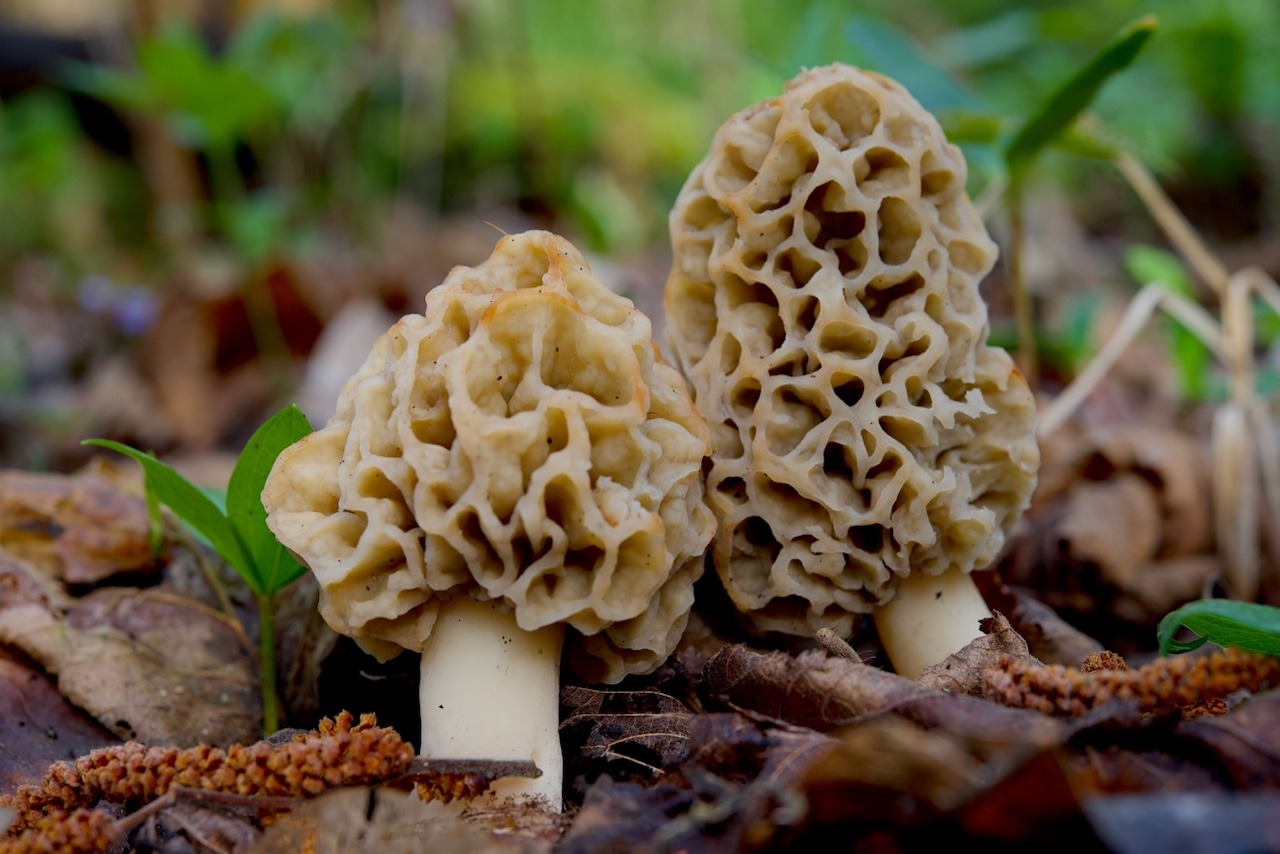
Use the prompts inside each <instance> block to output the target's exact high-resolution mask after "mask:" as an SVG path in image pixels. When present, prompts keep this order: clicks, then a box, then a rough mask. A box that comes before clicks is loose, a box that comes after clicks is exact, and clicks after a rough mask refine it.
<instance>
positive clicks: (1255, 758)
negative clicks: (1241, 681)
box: [1178, 690, 1280, 791]
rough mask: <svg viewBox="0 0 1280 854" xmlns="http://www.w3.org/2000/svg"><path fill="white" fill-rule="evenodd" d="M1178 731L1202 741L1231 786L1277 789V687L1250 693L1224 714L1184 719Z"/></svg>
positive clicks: (1279, 693)
mask: <svg viewBox="0 0 1280 854" xmlns="http://www.w3.org/2000/svg"><path fill="white" fill-rule="evenodd" d="M1178 733H1179V734H1180V735H1182V736H1186V737H1189V738H1192V739H1195V740H1196V741H1198V742H1200V743H1202V744H1204V745H1205V746H1206V747H1207V748H1208V749H1209V750H1210V751H1211V752H1212V753H1213V754H1214V755H1215V756H1216V757H1217V760H1218V762H1219V763H1220V772H1221V774H1222V776H1223V778H1224V779H1226V780H1228V781H1230V783H1231V786H1232V787H1233V788H1234V789H1236V790H1238V791H1249V790H1257V789H1280V690H1272V691H1267V692H1266V693H1263V694H1258V695H1256V696H1254V697H1251V698H1249V699H1248V700H1247V701H1246V702H1243V703H1241V704H1240V706H1239V707H1238V708H1236V709H1234V710H1232V711H1231V712H1228V713H1227V714H1225V715H1221V716H1219V717H1205V718H1200V719H1198V720H1194V721H1188V722H1186V723H1184V724H1182V725H1181V726H1179V728H1178Z"/></svg>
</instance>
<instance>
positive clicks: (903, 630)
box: [874, 569, 991, 679]
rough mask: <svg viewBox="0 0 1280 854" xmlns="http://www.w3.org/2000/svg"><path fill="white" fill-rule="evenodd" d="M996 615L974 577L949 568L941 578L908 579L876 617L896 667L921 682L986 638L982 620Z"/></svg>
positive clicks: (921, 576) (916, 575)
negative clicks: (924, 674)
mask: <svg viewBox="0 0 1280 854" xmlns="http://www.w3.org/2000/svg"><path fill="white" fill-rule="evenodd" d="M990 616H991V611H990V610H989V609H988V608H987V603H986V602H985V601H983V599H982V594H981V593H979V592H978V588H977V586H976V585H975V584H974V583H973V579H972V578H970V577H969V574H968V573H967V572H962V571H960V570H959V569H949V570H947V571H946V572H944V573H942V574H941V575H925V574H923V573H913V574H911V575H909V576H907V577H906V578H905V579H903V580H902V582H901V583H899V585H898V591H897V594H896V595H895V596H894V597H893V600H892V601H890V602H889V604H888V605H885V606H884V607H883V608H880V609H879V610H878V611H876V612H875V617H874V619H875V623H876V631H878V632H879V633H880V643H881V644H883V645H884V649H885V652H887V653H888V654H889V661H890V662H892V663H893V669H894V670H896V671H898V673H899V674H901V675H902V676H906V677H907V678H908V679H915V678H917V677H919V675H920V673H921V672H922V671H923V670H924V669H925V668H926V667H929V666H930V665H933V664H938V663H940V662H942V661H945V660H946V658H947V656H949V655H951V654H952V653H955V652H959V651H960V650H961V649H963V648H964V646H965V645H966V644H967V643H969V642H970V641H971V640H974V639H975V638H977V637H980V636H981V635H982V630H981V629H980V628H979V627H978V621H979V620H982V619H985V618H986V617H990Z"/></svg>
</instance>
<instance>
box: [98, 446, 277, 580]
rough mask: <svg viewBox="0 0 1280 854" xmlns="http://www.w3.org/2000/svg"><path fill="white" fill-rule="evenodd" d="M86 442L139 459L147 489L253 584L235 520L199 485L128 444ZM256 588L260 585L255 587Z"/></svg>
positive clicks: (249, 564)
mask: <svg viewBox="0 0 1280 854" xmlns="http://www.w3.org/2000/svg"><path fill="white" fill-rule="evenodd" d="M83 444H85V445H92V446H93V447H96V448H106V449H107V450H109V451H115V452H117V453H120V454H124V455H125V456H126V457H129V458H130V459H133V460H136V461H137V462H138V464H139V465H141V466H142V471H143V473H144V474H145V475H146V478H147V492H149V493H154V495H155V499H156V500H157V501H159V502H162V503H164V504H166V505H168V507H169V509H170V510H172V511H173V512H174V513H175V514H177V516H178V518H180V519H181V520H182V521H183V522H186V523H187V524H188V525H190V526H191V527H192V528H193V529H195V530H196V531H198V532H200V534H201V536H203V537H204V538H205V539H206V540H207V541H208V542H209V544H210V545H212V546H213V547H214V549H216V550H217V552H218V554H220V555H222V558H223V560H225V561H226V562H227V563H229V564H231V566H232V567H234V568H235V570H236V572H238V573H240V575H241V576H242V577H243V578H244V579H245V580H246V581H247V582H249V584H250V585H251V586H252V584H253V581H252V580H251V579H252V576H253V572H252V564H251V559H250V556H249V552H248V550H247V549H246V548H245V547H244V544H243V543H242V542H241V541H240V536H239V535H238V534H237V533H236V530H235V528H234V527H232V525H231V522H230V521H229V520H228V519H227V517H226V516H225V515H223V513H222V511H221V510H219V509H218V507H217V505H216V504H214V503H213V502H212V501H210V500H209V498H208V497H207V496H206V495H205V494H204V493H203V492H201V491H200V489H199V488H198V487H196V486H195V485H194V484H192V483H191V482H190V481H188V480H187V479H186V478H184V477H183V476H182V475H180V474H178V473H177V472H176V471H174V470H173V469H172V468H170V467H169V466H167V465H165V464H164V463H162V462H160V461H159V460H158V459H156V458H155V455H154V454H147V453H143V452H142V451H139V450H137V449H135V448H130V447H129V446H128V445H122V444H120V443H119V442H112V441H110V440H108V439H86V440H85V441H84V442H83ZM255 590H256V588H255Z"/></svg>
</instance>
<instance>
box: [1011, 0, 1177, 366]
mask: <svg viewBox="0 0 1280 854" xmlns="http://www.w3.org/2000/svg"><path fill="white" fill-rule="evenodd" d="M1155 29H1156V19H1155V16H1154V15H1148V16H1146V17H1144V18H1140V19H1138V20H1137V21H1134V22H1133V23H1131V24H1129V26H1127V27H1125V28H1124V29H1123V30H1121V31H1120V33H1119V34H1118V35H1117V36H1116V37H1115V38H1114V39H1112V40H1111V42H1110V43H1109V44H1107V45H1106V46H1105V47H1103V48H1102V49H1101V50H1100V51H1098V53H1096V54H1095V55H1094V56H1093V58H1092V59H1090V60H1089V62H1087V63H1086V64H1085V65H1084V66H1083V67H1081V68H1080V70H1079V71H1077V72H1076V73H1075V74H1074V75H1072V76H1071V77H1070V78H1068V79H1067V80H1066V81H1065V82H1064V83H1063V84H1062V85H1061V86H1060V87H1059V88H1058V90H1057V91H1056V92H1054V93H1053V94H1052V95H1050V96H1049V97H1048V98H1047V99H1046V100H1045V101H1044V103H1043V104H1042V105H1041V106H1040V109H1038V110H1036V111H1035V112H1033V113H1032V114H1031V115H1030V116H1029V117H1028V118H1027V120H1026V121H1025V122H1023V123H1022V126H1021V127H1019V128H1018V130H1017V131H1015V132H1014V134H1013V136H1012V137H1011V138H1010V139H1009V142H1008V144H1007V145H1006V146H1005V148H1004V162H1005V171H1006V174H1007V175H1008V181H1009V189H1008V195H1007V196H1006V201H1005V204H1006V207H1007V210H1008V214H1009V273H1010V277H1011V279H1012V286H1013V301H1014V314H1015V319H1016V322H1017V325H1018V350H1019V354H1020V356H1021V359H1020V361H1021V367H1022V369H1023V371H1024V373H1026V375H1027V379H1028V380H1029V381H1030V382H1031V383H1032V384H1033V387H1034V384H1035V382H1036V375H1037V373H1038V370H1037V365H1036V351H1035V313H1034V310H1033V307H1032V304H1031V295H1030V292H1029V291H1028V289H1027V285H1026V281H1025V278H1024V273H1023V264H1022V244H1023V239H1024V231H1025V228H1024V210H1023V206H1024V200H1025V189H1024V187H1025V184H1026V180H1027V176H1028V175H1029V174H1030V172H1031V167H1032V166H1033V165H1034V164H1035V162H1036V160H1037V158H1038V157H1039V155H1040V153H1041V152H1042V151H1044V149H1045V148H1047V147H1048V146H1050V145H1051V144H1054V143H1057V142H1070V141H1072V137H1071V131H1072V129H1073V128H1074V127H1075V126H1076V123H1077V120H1078V119H1079V118H1080V116H1081V114H1082V113H1084V112H1085V110H1087V109H1088V108H1089V105H1090V104H1092V103H1093V100H1094V98H1096V97H1097V95H1098V93H1099V92H1100V91H1101V90H1102V87H1103V85H1104V84H1105V83H1106V82H1107V81H1108V80H1110V79H1111V78H1112V77H1113V76H1114V75H1115V74H1116V73H1118V72H1120V71H1122V70H1124V69H1125V68H1127V67H1128V66H1129V64H1130V63H1132V62H1133V60H1134V59H1135V58H1136V57H1137V55H1138V54H1139V53H1140V52H1141V51H1142V48H1143V46H1144V45H1145V44H1146V43H1147V40H1148V39H1150V37H1151V35H1152V33H1154V32H1155ZM1079 142H1080V143H1082V144H1083V145H1084V149H1085V150H1084V151H1083V152H1082V153H1089V154H1095V155H1097V154H1103V152H1100V151H1094V150H1093V149H1094V147H1093V146H1090V145H1087V143H1088V139H1087V138H1081V139H1080V140H1079Z"/></svg>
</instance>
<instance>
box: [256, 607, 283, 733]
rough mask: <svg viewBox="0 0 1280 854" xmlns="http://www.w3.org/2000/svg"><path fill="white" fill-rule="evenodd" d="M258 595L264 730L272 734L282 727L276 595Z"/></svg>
mask: <svg viewBox="0 0 1280 854" xmlns="http://www.w3.org/2000/svg"><path fill="white" fill-rule="evenodd" d="M257 597H258V659H259V662H260V667H261V675H260V678H261V680H262V731H263V734H264V735H271V734H272V733H273V732H275V731H276V730H278V729H280V697H279V695H278V694H277V693H276V630H275V622H276V620H275V609H276V604H275V597H274V596H273V595H272V594H270V593H259V594H257Z"/></svg>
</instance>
